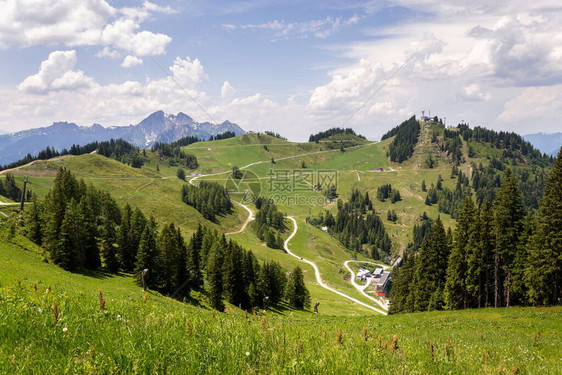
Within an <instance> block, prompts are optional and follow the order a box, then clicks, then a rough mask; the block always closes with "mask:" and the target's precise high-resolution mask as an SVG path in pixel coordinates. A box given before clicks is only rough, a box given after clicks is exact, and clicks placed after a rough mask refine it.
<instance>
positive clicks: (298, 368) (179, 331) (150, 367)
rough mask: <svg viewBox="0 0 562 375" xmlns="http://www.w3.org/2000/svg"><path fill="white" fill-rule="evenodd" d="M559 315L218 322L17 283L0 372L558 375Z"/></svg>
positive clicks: (8, 291)
mask: <svg viewBox="0 0 562 375" xmlns="http://www.w3.org/2000/svg"><path fill="white" fill-rule="evenodd" d="M102 301H103V303H102ZM561 314H562V309H560V308H510V309H500V310H492V309H482V310H472V311H461V312H441V313H437V312H436V313H422V314H410V315H403V316H391V317H372V318H342V317H323V316H319V315H316V314H310V313H296V312H291V313H289V314H288V315H286V316H279V315H275V314H270V313H268V314H267V315H264V314H263V313H259V312H254V313H253V314H242V313H234V314H222V313H215V312H213V311H210V310H206V309H203V308H196V307H193V306H189V305H185V304H182V303H179V302H175V301H172V300H165V299H164V300H163V299H161V298H155V297H154V296H152V295H151V294H148V295H146V294H144V295H143V294H140V293H139V294H138V295H137V296H135V297H131V298H127V299H123V300H118V299H112V298H107V301H106V300H105V299H104V297H103V295H102V293H101V292H100V291H96V290H95V289H94V290H88V291H84V292H82V293H80V292H78V293H77V292H75V291H67V290H65V289H60V290H57V289H55V288H52V289H51V290H49V289H48V288H45V287H41V284H40V285H39V287H37V285H36V284H35V287H34V286H33V284H32V283H31V282H27V281H24V282H21V283H19V285H18V283H8V284H6V285H3V286H2V287H0V371H2V372H3V373H11V374H15V373H48V374H51V373H63V372H69V373H182V374H202V373H220V374H224V373H236V374H239V373H250V374H253V373H255V374H258V373H295V374H330V373H334V374H343V373H359V374H361V373H372V372H374V371H375V372H382V373H497V374H500V373H504V374H508V373H543V374H544V373H546V374H548V373H556V371H558V370H559V365H560V353H559V348H560V347H561V344H562V342H561V339H560V336H559V334H560V323H561V322H562V319H561ZM539 331H540V334H538V333H537V332H539Z"/></svg>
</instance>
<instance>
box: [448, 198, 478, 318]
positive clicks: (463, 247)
mask: <svg viewBox="0 0 562 375" xmlns="http://www.w3.org/2000/svg"><path fill="white" fill-rule="evenodd" d="M475 214H476V208H475V207H474V203H473V202H472V199H471V198H470V197H467V198H465V200H464V204H463V207H462V209H461V211H460V212H459V217H458V219H457V229H456V230H455V234H454V242H453V247H452V250H451V254H450V256H449V261H448V266H447V281H446V284H445V292H444V297H445V306H446V308H447V309H451V310H455V309H461V308H465V309H466V308H468V307H469V306H468V303H469V299H468V286H467V284H466V278H467V272H468V259H467V253H468V251H469V249H468V247H467V245H468V242H469V240H470V238H471V237H472V236H473V232H474V222H475Z"/></svg>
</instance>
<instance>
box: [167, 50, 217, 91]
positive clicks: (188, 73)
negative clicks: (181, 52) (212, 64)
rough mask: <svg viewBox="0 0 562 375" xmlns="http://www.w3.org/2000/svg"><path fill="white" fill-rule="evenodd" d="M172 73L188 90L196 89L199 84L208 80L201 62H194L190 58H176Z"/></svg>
mask: <svg viewBox="0 0 562 375" xmlns="http://www.w3.org/2000/svg"><path fill="white" fill-rule="evenodd" d="M170 71H171V72H172V73H173V74H174V78H175V79H176V81H178V83H179V84H180V85H184V86H186V87H187V88H196V87H197V86H198V85H199V83H201V82H202V81H203V80H205V79H207V78H208V77H207V75H206V74H205V70H204V69H203V65H201V61H199V59H194V60H193V61H192V60H191V59H190V58H189V57H186V58H185V59H181V58H179V57H176V59H175V60H174V64H173V65H172V66H171V67H170Z"/></svg>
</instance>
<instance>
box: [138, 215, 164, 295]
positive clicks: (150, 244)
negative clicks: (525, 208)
mask: <svg viewBox="0 0 562 375" xmlns="http://www.w3.org/2000/svg"><path fill="white" fill-rule="evenodd" d="M159 264H160V262H159V255H158V248H157V245H156V235H155V233H154V229H153V228H152V226H151V225H147V226H146V227H145V228H144V232H143V233H142V238H141V242H140V245H139V250H138V252H137V259H136V263H135V279H136V281H137V284H138V285H141V286H142V272H143V271H144V270H145V269H148V273H147V275H146V277H145V282H146V285H147V287H148V288H151V289H156V287H157V281H158V276H159Z"/></svg>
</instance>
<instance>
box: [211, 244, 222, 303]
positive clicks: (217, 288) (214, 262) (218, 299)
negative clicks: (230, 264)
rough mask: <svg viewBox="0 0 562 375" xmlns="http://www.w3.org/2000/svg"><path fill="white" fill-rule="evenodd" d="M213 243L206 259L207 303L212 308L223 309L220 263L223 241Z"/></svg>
mask: <svg viewBox="0 0 562 375" xmlns="http://www.w3.org/2000/svg"><path fill="white" fill-rule="evenodd" d="M221 242H222V243H219V242H217V243H215V245H214V246H213V249H211V251H210V252H209V258H208V260H207V280H208V283H209V303H210V305H211V307H212V308H214V309H215V310H218V311H224V303H223V301H222V291H223V287H222V283H223V275H222V263H223V258H224V255H223V246H224V242H223V241H221Z"/></svg>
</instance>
